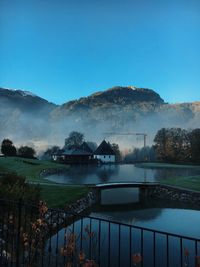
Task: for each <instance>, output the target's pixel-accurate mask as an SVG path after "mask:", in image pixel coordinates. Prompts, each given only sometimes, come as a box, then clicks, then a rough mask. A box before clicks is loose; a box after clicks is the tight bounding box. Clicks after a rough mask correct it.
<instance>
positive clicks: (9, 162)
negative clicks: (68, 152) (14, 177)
mask: <svg viewBox="0 0 200 267" xmlns="http://www.w3.org/2000/svg"><path fill="white" fill-rule="evenodd" d="M54 168H56V169H66V170H68V169H69V166H66V165H64V164H58V163H54V162H51V161H43V160H37V159H25V158H18V157H0V173H2V172H6V173H7V172H16V173H17V174H18V175H22V176H24V177H26V179H27V180H28V181H33V182H42V181H44V182H47V183H48V181H47V180H45V179H44V178H43V177H41V176H40V172H41V171H42V170H44V169H54Z"/></svg>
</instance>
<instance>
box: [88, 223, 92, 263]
mask: <svg viewBox="0 0 200 267" xmlns="http://www.w3.org/2000/svg"><path fill="white" fill-rule="evenodd" d="M89 229H90V230H89V255H90V259H92V235H91V232H92V219H91V218H90V227H89Z"/></svg>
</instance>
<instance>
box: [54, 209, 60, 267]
mask: <svg viewBox="0 0 200 267" xmlns="http://www.w3.org/2000/svg"><path fill="white" fill-rule="evenodd" d="M59 220H60V213H59V210H58V211H57V223H56V251H55V253H56V267H57V266H58V235H59V231H58V230H59V227H58V226H59Z"/></svg>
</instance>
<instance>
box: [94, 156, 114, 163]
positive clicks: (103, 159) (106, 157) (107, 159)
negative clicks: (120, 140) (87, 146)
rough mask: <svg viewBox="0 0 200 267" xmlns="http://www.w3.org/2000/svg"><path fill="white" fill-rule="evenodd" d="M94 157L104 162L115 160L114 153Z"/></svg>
mask: <svg viewBox="0 0 200 267" xmlns="http://www.w3.org/2000/svg"><path fill="white" fill-rule="evenodd" d="M95 158H96V159H99V160H101V161H102V162H105V163H107V162H115V155H96V156H95Z"/></svg>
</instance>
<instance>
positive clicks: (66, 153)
mask: <svg viewBox="0 0 200 267" xmlns="http://www.w3.org/2000/svg"><path fill="white" fill-rule="evenodd" d="M52 160H53V161H59V162H64V163H70V164H73V163H78V164H81V163H92V162H93V160H94V156H93V151H92V150H91V148H90V147H89V146H88V144H87V143H86V142H84V143H83V144H82V145H81V146H80V147H77V148H64V149H62V150H60V151H58V152H57V153H56V154H53V155H52Z"/></svg>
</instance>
